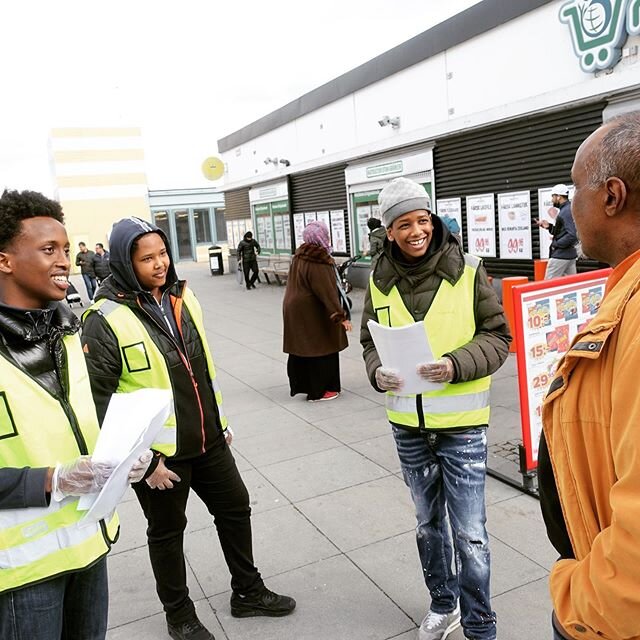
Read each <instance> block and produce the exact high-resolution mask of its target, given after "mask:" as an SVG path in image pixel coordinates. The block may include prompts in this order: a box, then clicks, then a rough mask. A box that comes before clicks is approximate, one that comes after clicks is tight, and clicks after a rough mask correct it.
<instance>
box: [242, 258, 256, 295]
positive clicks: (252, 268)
mask: <svg viewBox="0 0 640 640" xmlns="http://www.w3.org/2000/svg"><path fill="white" fill-rule="evenodd" d="M242 270H243V271H244V283H245V284H246V285H247V289H248V288H249V287H252V286H253V285H254V284H255V281H256V280H257V279H258V261H257V260H249V261H247V260H243V261H242ZM249 272H252V273H253V275H252V276H251V278H250V277H249Z"/></svg>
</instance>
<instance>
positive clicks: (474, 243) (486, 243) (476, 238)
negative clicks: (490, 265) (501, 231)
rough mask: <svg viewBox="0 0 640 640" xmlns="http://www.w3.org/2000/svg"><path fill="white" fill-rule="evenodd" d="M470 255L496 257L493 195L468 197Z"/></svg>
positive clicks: (485, 194)
mask: <svg viewBox="0 0 640 640" xmlns="http://www.w3.org/2000/svg"><path fill="white" fill-rule="evenodd" d="M467 237H468V244H469V253H471V254H473V255H476V256H487V257H489V258H495V257H496V221H495V208H494V202H493V193H483V194H480V195H476V196H467Z"/></svg>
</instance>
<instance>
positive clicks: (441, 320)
mask: <svg viewBox="0 0 640 640" xmlns="http://www.w3.org/2000/svg"><path fill="white" fill-rule="evenodd" d="M479 265H480V260H479V259H478V258H476V257H474V256H469V255H465V268H464V272H463V274H462V276H461V277H460V279H459V280H458V281H457V282H456V283H455V284H454V285H451V284H450V283H449V282H447V281H446V280H442V282H441V284H440V287H439V288H438V291H437V292H436V295H435V297H434V299H433V302H432V303H431V306H430V307H429V311H428V312H427V314H426V315H425V317H424V328H425V331H426V333H427V335H428V336H429V343H430V345H431V350H432V351H433V355H434V357H435V358H436V359H438V358H440V357H442V355H444V354H445V353H449V352H451V351H453V350H455V349H457V348H458V347H461V346H462V345H464V344H466V343H467V342H469V341H470V340H471V339H472V338H473V336H474V335H475V331H476V323H475V314H474V306H473V302H474V298H475V277H476V272H477V270H478V266H479ZM369 287H370V291H371V302H372V304H373V310H374V312H375V314H376V319H377V321H378V323H380V324H383V325H386V326H388V327H401V326H405V325H408V324H413V323H414V322H415V320H414V319H413V316H412V315H411V313H410V312H409V310H408V309H407V307H406V306H405V304H404V302H403V300H402V297H401V296H400V292H399V291H398V289H397V287H393V288H392V289H391V291H389V294H388V295H385V294H384V293H382V291H380V289H378V288H377V287H376V285H375V283H374V281H373V275H372V276H371V278H370V282H369ZM490 387H491V376H486V377H484V378H479V379H477V380H472V381H470V382H459V383H456V384H450V383H445V385H444V388H443V389H441V390H436V391H428V392H426V393H422V394H419V395H415V394H413V395H403V394H401V393H393V392H391V391H387V395H386V409H387V417H388V419H389V421H390V422H393V423H395V424H398V425H403V426H405V427H416V428H420V429H450V428H455V427H473V426H480V425H484V424H488V422H489V408H490V407H489V405H490V397H489V390H490Z"/></svg>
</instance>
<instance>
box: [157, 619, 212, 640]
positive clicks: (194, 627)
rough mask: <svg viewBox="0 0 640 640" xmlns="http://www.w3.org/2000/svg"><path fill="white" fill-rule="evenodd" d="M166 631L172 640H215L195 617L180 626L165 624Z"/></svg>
mask: <svg viewBox="0 0 640 640" xmlns="http://www.w3.org/2000/svg"><path fill="white" fill-rule="evenodd" d="M167 631H168V632H169V635H170V636H171V637H172V638H173V640H215V638H214V637H213V634H212V633H210V632H209V631H208V629H207V628H206V627H205V626H204V625H203V624H202V622H200V620H198V618H196V617H195V616H194V617H193V619H191V620H187V622H183V623H182V624H177V625H173V624H171V623H170V622H167Z"/></svg>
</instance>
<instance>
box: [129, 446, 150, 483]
mask: <svg viewBox="0 0 640 640" xmlns="http://www.w3.org/2000/svg"><path fill="white" fill-rule="evenodd" d="M152 459H153V451H151V449H147V450H146V451H145V452H144V453H143V454H142V455H141V456H140V457H139V458H138V459H137V460H136V461H135V462H134V463H133V464H132V465H131V469H129V482H131V483H132V484H133V483H134V482H140V480H142V478H144V474H145V473H146V472H147V469H148V468H149V465H150V464H151V460H152Z"/></svg>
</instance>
